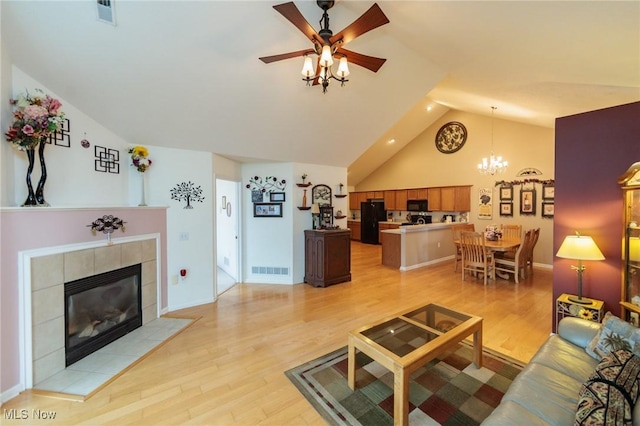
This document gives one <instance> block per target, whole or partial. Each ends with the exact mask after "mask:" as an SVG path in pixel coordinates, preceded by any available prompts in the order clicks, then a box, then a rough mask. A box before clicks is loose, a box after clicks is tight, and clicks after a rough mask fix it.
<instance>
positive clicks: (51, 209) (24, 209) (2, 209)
mask: <svg viewBox="0 0 640 426" xmlns="http://www.w3.org/2000/svg"><path fill="white" fill-rule="evenodd" d="M168 208H169V206H60V207H0V212H2V213H4V212H59V211H71V210H72V211H78V210H86V211H93V210H101V211H102V210H116V209H117V210H137V209H149V210H156V209H168Z"/></svg>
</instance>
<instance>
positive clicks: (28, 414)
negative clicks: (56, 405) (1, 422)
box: [2, 408, 56, 420]
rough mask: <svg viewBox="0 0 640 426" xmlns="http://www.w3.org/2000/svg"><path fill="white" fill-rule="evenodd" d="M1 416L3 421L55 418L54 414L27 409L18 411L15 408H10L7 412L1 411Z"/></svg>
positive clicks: (52, 412) (53, 412)
mask: <svg viewBox="0 0 640 426" xmlns="http://www.w3.org/2000/svg"><path fill="white" fill-rule="evenodd" d="M2 416H3V418H4V419H5V420H27V419H36V420H53V419H55V418H56V412H55V411H42V410H36V409H34V410H32V411H29V410H27V409H22V410H19V409H17V408H12V409H9V410H6V409H5V410H2Z"/></svg>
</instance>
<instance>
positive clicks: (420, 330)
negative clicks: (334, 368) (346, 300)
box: [348, 304, 482, 425]
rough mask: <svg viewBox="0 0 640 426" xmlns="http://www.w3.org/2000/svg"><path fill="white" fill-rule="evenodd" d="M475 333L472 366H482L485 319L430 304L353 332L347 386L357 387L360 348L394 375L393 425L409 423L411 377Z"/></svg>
mask: <svg viewBox="0 0 640 426" xmlns="http://www.w3.org/2000/svg"><path fill="white" fill-rule="evenodd" d="M472 334H473V363H474V364H475V366H476V367H477V368H480V367H482V318H480V317H477V316H474V315H469V314H465V313H462V312H457V311H454V310H452V309H449V308H445V307H443V306H439V305H435V304H428V305H426V306H422V307H419V308H414V309H412V310H409V311H407V312H403V313H401V314H398V315H394V316H393V317H390V318H386V319H383V320H381V321H378V322H375V323H373V324H369V325H366V326H364V327H360V328H358V329H357V330H354V331H352V332H350V333H349V353H348V356H349V361H348V362H349V364H348V366H349V367H348V368H349V370H348V382H349V387H350V388H351V389H355V387H356V349H357V350H359V351H361V352H363V353H365V354H366V355H368V356H369V357H371V358H372V359H373V360H375V361H377V362H378V363H379V364H381V365H382V366H383V367H385V368H387V369H388V370H390V371H391V372H393V393H394V395H393V421H394V424H396V425H407V424H408V423H409V412H408V411H409V378H410V377H411V373H413V372H414V371H415V370H417V369H418V368H420V367H422V366H423V365H425V364H426V363H428V362H429V361H431V360H432V359H434V358H435V357H437V356H438V355H440V354H441V353H443V352H444V351H446V350H448V349H451V348H453V347H455V346H456V345H458V343H460V342H461V341H462V340H464V339H465V338H466V337H467V336H470V335H472Z"/></svg>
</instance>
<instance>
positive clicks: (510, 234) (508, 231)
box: [502, 225, 522, 240]
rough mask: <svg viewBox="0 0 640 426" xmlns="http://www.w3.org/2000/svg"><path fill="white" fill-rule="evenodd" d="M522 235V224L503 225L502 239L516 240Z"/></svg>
mask: <svg viewBox="0 0 640 426" xmlns="http://www.w3.org/2000/svg"><path fill="white" fill-rule="evenodd" d="M521 236H522V225H502V239H503V240H516V239H518V238H520V237H521Z"/></svg>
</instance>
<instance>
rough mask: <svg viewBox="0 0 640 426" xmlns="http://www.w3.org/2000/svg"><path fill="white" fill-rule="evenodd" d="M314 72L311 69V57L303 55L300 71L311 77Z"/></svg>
mask: <svg viewBox="0 0 640 426" xmlns="http://www.w3.org/2000/svg"><path fill="white" fill-rule="evenodd" d="M314 72H315V70H314V69H313V63H312V62H311V58H310V57H309V56H307V55H305V56H304V64H303V65H302V71H301V72H300V73H301V74H302V75H303V76H304V77H306V78H311V77H313V73H314Z"/></svg>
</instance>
